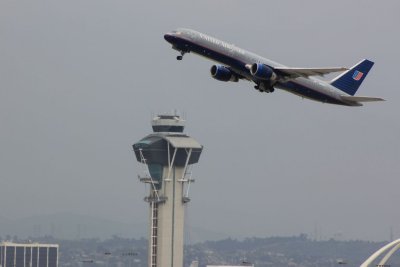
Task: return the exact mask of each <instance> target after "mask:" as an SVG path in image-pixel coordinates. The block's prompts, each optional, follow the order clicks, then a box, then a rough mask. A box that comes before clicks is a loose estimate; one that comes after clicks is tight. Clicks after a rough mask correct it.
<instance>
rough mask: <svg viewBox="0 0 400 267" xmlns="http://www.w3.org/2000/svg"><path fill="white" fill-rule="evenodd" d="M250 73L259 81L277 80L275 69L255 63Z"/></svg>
mask: <svg viewBox="0 0 400 267" xmlns="http://www.w3.org/2000/svg"><path fill="white" fill-rule="evenodd" d="M250 73H251V75H253V76H254V77H255V78H257V79H259V80H265V81H275V80H276V78H277V76H276V74H275V73H274V70H273V69H271V68H270V67H268V66H267V65H264V64H261V63H254V64H253V65H251V67H250Z"/></svg>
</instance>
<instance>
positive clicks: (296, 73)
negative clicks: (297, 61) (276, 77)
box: [274, 67, 348, 79]
mask: <svg viewBox="0 0 400 267" xmlns="http://www.w3.org/2000/svg"><path fill="white" fill-rule="evenodd" d="M274 70H275V71H276V72H278V73H279V74H280V75H282V76H288V78H292V79H295V78H298V77H308V76H324V75H325V74H329V73H332V72H339V71H345V70H348V68H344V67H339V68H288V67H276V68H274Z"/></svg>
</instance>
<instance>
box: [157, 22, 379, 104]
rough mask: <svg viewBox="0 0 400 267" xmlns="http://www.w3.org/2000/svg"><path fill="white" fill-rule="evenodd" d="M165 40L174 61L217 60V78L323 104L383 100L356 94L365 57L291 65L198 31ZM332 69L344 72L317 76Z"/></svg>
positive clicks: (214, 71)
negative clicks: (340, 63)
mask: <svg viewBox="0 0 400 267" xmlns="http://www.w3.org/2000/svg"><path fill="white" fill-rule="evenodd" d="M164 39H165V40H166V41H167V42H169V43H170V44H172V48H173V49H175V50H177V51H179V52H180V55H178V56H177V60H182V59H183V56H184V55H185V54H187V53H190V52H193V53H194V54H197V55H200V56H203V57H206V58H208V59H211V60H213V61H216V62H218V63H220V65H213V66H212V67H211V69H210V72H211V76H212V77H213V78H214V79H216V80H219V81H224V82H228V81H231V82H238V81H239V80H248V81H252V82H254V83H255V86H254V88H255V89H257V90H258V91H260V92H266V93H272V92H274V90H275V88H277V89H282V90H285V91H287V92H290V93H293V94H296V95H298V96H300V97H302V98H307V99H311V100H315V101H319V102H323V103H329V104H336V105H344V106H362V105H363V104H362V102H372V101H384V99H382V98H379V97H368V96H355V93H356V92H357V90H358V88H359V87H360V85H361V83H362V82H363V81H364V79H365V77H366V76H367V74H368V72H369V71H370V69H371V68H372V66H373V65H374V62H372V61H370V60H368V59H364V60H362V61H360V62H359V63H357V64H356V65H354V66H353V67H351V68H350V69H348V68H344V67H333V68H332V67H331V68H291V67H287V66H284V65H282V64H279V63H277V62H274V61H272V60H269V59H266V58H263V57H261V56H259V55H256V54H254V53H251V52H249V51H246V50H244V49H242V48H239V47H236V46H235V45H233V44H229V43H226V42H224V41H221V40H218V39H217V38H214V37H211V36H209V35H206V34H204V33H201V32H197V31H194V30H191V29H184V28H180V29H177V30H174V31H171V32H169V33H166V34H165V35H164ZM333 72H343V73H342V74H340V75H339V76H337V77H336V78H334V79H333V80H331V81H324V80H320V79H317V78H316V77H315V76H324V75H325V74H329V73H333Z"/></svg>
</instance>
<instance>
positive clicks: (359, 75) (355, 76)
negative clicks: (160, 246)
mask: <svg viewBox="0 0 400 267" xmlns="http://www.w3.org/2000/svg"><path fill="white" fill-rule="evenodd" d="M363 75H364V73H362V72H361V71H358V70H355V71H354V73H353V80H355V81H359V80H360V79H361V78H362V76H363Z"/></svg>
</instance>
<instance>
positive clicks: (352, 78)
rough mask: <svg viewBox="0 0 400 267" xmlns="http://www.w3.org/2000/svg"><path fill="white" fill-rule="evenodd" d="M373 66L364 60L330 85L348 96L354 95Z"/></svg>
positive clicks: (370, 62) (372, 63)
mask: <svg viewBox="0 0 400 267" xmlns="http://www.w3.org/2000/svg"><path fill="white" fill-rule="evenodd" d="M373 65H374V62H372V61H369V60H368V59H364V60H363V61H361V62H359V63H357V64H356V65H355V66H354V67H352V68H351V69H349V70H348V71H346V72H345V73H342V74H341V75H339V76H338V77H336V78H335V79H333V80H332V82H331V85H333V86H335V87H336V88H338V89H340V90H342V91H343V92H345V93H347V94H349V95H354V94H355V93H356V92H357V90H358V87H360V85H361V83H362V82H363V81H364V79H365V77H367V74H368V72H369V70H370V69H371V68H372V66H373Z"/></svg>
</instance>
